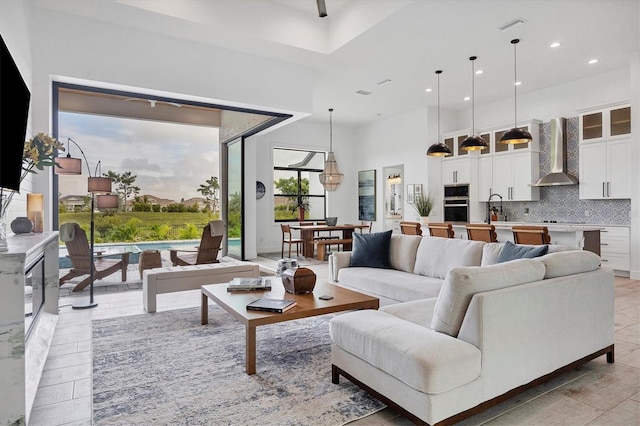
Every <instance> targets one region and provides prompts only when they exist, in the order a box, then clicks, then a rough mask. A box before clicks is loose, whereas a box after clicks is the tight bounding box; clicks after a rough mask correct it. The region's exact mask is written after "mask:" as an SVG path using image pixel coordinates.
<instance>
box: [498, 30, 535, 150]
mask: <svg viewBox="0 0 640 426" xmlns="http://www.w3.org/2000/svg"><path fill="white" fill-rule="evenodd" d="M519 42H520V39H517V38H516V39H513V40H511V44H513V129H510V130H507V131H506V132H505V133H504V135H502V137H501V138H500V143H504V144H512V145H515V144H520V143H529V142H531V140H532V139H533V138H532V137H531V133H529V132H527V131H526V130H525V129H519V128H518V107H517V105H518V104H517V93H518V85H517V84H516V82H517V81H518V78H517V65H516V45H517V44H518V43H519Z"/></svg>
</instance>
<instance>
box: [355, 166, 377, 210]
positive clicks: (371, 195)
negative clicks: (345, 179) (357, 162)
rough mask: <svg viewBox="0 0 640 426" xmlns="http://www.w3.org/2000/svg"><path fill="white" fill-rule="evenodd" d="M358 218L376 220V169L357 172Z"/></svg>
mask: <svg viewBox="0 0 640 426" xmlns="http://www.w3.org/2000/svg"><path fill="white" fill-rule="evenodd" d="M358 220H370V221H375V220H376V171H375V170H362V171H359V172H358Z"/></svg>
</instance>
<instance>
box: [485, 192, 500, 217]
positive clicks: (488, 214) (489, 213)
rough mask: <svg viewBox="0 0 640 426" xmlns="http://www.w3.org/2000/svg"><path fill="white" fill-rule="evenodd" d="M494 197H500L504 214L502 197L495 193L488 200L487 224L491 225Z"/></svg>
mask: <svg viewBox="0 0 640 426" xmlns="http://www.w3.org/2000/svg"><path fill="white" fill-rule="evenodd" d="M493 197H500V214H502V195H500V194H498V193H495V192H494V193H493V194H491V195H489V199H488V200H487V220H486V222H487V223H489V224H490V223H491V200H492V199H493Z"/></svg>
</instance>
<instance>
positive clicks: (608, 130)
mask: <svg viewBox="0 0 640 426" xmlns="http://www.w3.org/2000/svg"><path fill="white" fill-rule="evenodd" d="M579 129H580V135H579V137H580V143H590V142H601V141H607V140H612V139H620V138H623V139H624V138H627V137H628V136H629V135H630V134H631V107H630V106H629V105H617V106H613V107H609V108H603V109H599V110H593V111H587V112H585V113H583V114H581V115H580V127H579Z"/></svg>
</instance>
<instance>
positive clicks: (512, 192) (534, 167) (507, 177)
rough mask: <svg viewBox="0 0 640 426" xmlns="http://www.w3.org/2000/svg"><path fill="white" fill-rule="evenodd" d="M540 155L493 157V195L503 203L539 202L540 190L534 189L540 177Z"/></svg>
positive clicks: (515, 154)
mask: <svg viewBox="0 0 640 426" xmlns="http://www.w3.org/2000/svg"><path fill="white" fill-rule="evenodd" d="M538 158H539V157H538V153H537V152H535V153H532V152H530V151H528V152H518V153H508V154H502V155H495V156H494V157H493V193H498V194H500V195H501V196H502V200H503V201H538V200H539V199H540V190H539V188H537V187H532V186H531V183H533V182H535V181H536V180H537V178H538V175H539V159H538Z"/></svg>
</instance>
